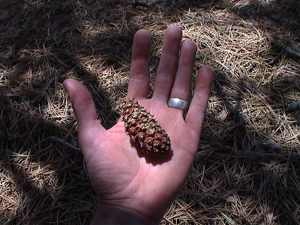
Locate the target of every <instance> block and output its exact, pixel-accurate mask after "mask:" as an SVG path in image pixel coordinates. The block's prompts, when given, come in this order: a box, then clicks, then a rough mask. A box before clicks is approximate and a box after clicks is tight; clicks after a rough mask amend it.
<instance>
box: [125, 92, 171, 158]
mask: <svg viewBox="0 0 300 225" xmlns="http://www.w3.org/2000/svg"><path fill="white" fill-rule="evenodd" d="M122 108H123V113H122V116H123V118H122V121H123V122H124V125H125V129H126V132H127V134H128V135H129V136H130V138H131V140H132V141H133V142H134V143H136V144H138V145H139V147H140V149H141V151H143V152H146V153H147V154H150V155H164V154H166V153H167V152H168V150H169V149H170V146H171V141H170V138H169V136H168V134H167V132H166V131H165V130H164V129H162V128H161V126H160V125H159V123H158V122H157V121H156V119H155V118H154V116H153V115H151V114H150V113H149V112H147V111H146V110H145V108H144V107H143V106H141V105H140V104H139V103H138V102H137V100H135V99H134V98H127V100H126V102H125V103H124V104H123V105H122Z"/></svg>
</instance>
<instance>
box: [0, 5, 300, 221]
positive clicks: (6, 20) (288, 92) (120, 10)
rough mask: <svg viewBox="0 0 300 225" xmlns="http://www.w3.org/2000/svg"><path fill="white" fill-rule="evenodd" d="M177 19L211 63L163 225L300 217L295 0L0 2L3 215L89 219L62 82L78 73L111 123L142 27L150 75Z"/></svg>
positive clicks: (299, 48) (90, 200)
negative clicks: (193, 152)
mask: <svg viewBox="0 0 300 225" xmlns="http://www.w3.org/2000/svg"><path fill="white" fill-rule="evenodd" d="M171 24H175V25H178V26H179V27H181V28H182V30H183V39H189V40H192V41H194V42H195V43H196V44H197V46H198V51H197V57H196V62H195V64H196V68H199V67H200V66H201V65H203V64H206V65H209V66H211V67H212V68H213V69H214V70H215V73H214V81H213V87H212V94H211V97H210V100H209V105H208V109H207V115H206V120H205V124H204V128H203V131H202V137H201V141H200V144H199V151H198V153H197V156H196V159H195V163H194V165H193V168H192V170H191V172H190V175H189V177H188V180H187V182H186V184H185V186H184V187H183V190H182V191H181V192H180V194H179V196H178V198H177V199H176V201H175V202H174V203H173V204H172V206H171V207H170V209H169V210H168V211H167V212H166V214H165V216H164V218H163V220H162V222H161V224H299V222H298V221H300V211H299V208H300V179H299V178H300V141H299V140H300V129H299V122H300V113H299V109H300V101H299V99H300V92H299V91H300V82H299V81H300V80H299V76H300V73H299V71H300V61H299V59H300V57H299V55H300V53H299V52H300V2H299V1H296V0H283V1H279V0H277V1H276V0H256V1H254V0H236V1H234V0H231V1H230V0H223V1H200V0H191V1H185V0H177V1H167V0H156V1H153V0H148V1H145V0H141V1H129V0H128V1H117V0H102V1H101V0H99V1H96V0H62V1H55V0H53V1H46V0H26V1H25V0H11V1H1V3H0V30H1V32H0V115H1V116H0V137H1V144H0V146H1V151H0V223H1V224H88V223H89V222H90V220H91V218H92V216H93V214H94V211H95V207H96V206H95V194H94V192H93V190H92V188H91V186H90V183H89V179H88V175H87V172H86V168H85V164H84V161H83V157H82V154H81V152H80V151H79V150H78V146H77V124H76V120H75V117H74V113H73V110H72V108H71V105H70V100H69V98H68V95H67V93H66V91H65V90H64V89H63V87H62V81H63V80H64V79H66V78H68V77H72V78H75V79H78V80H80V81H81V82H83V83H84V84H85V85H86V86H87V87H88V89H89V90H90V91H91V93H92V95H93V98H94V100H95V103H96V107H97V113H98V116H99V122H101V123H102V125H103V126H105V127H106V128H109V127H111V126H112V125H113V124H114V123H115V122H116V120H117V119H118V117H119V116H120V112H121V111H120V103H121V102H122V101H123V100H124V98H125V97H126V88H127V82H128V72H129V68H130V52H131V45H132V39H133V35H134V33H135V32H136V31H137V30H138V29H141V28H144V29H147V30H148V31H149V32H150V33H151V35H152V47H153V49H152V52H151V62H150V66H151V74H152V80H153V78H154V76H155V70H156V68H157V65H158V61H159V56H160V53H161V45H162V37H163V33H164V30H165V29H166V28H167V27H168V26H169V25H171Z"/></svg>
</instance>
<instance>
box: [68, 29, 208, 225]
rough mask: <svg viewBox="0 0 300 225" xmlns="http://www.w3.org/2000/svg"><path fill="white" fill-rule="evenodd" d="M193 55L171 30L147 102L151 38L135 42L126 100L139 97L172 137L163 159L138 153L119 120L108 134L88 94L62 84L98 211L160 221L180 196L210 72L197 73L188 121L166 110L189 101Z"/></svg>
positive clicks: (189, 44) (188, 44)
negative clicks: (173, 102) (121, 211)
mask: <svg viewBox="0 0 300 225" xmlns="http://www.w3.org/2000/svg"><path fill="white" fill-rule="evenodd" d="M195 52H196V45H195V44H194V43H193V42H191V41H185V42H183V44H182V45H181V30H180V29H179V28H178V27H176V26H170V27H169V28H168V29H167V30H166V33H165V37H164V44H163V50H162V56H161V60H160V64H159V67H158V70H157V76H156V82H155V87H154V92H153V97H152V98H151V99H147V96H148V87H149V55H150V35H149V33H148V32H147V31H145V30H140V31H138V32H137V33H136V35H135V37H134V43H133V50H132V64H131V69H130V76H129V86H128V96H129V97H134V98H136V99H137V100H138V101H139V103H140V104H141V105H142V106H144V107H145V108H146V110H147V111H148V112H150V113H151V114H153V115H154V116H155V118H156V119H157V121H158V122H159V123H160V124H161V126H162V127H163V128H164V129H165V130H166V132H167V133H168V135H169V137H170V139H171V151H170V154H169V155H168V157H166V158H162V159H159V158H153V157H149V156H147V155H144V154H143V153H141V152H139V150H138V149H136V148H135V147H134V146H133V145H132V144H131V142H130V138H129V136H128V135H127V134H126V132H125V129H124V124H123V122H122V121H121V119H120V120H119V121H118V123H117V124H116V125H115V126H113V127H112V128H111V129H109V130H105V129H104V128H103V127H102V126H101V125H100V124H99V122H98V121H97V115H96V111H95V106H94V103H93V100H92V97H91V95H90V94H89V92H88V90H87V89H86V88H85V87H84V86H83V85H82V84H81V83H79V82H78V81H76V80H73V79H67V80H66V81H65V82H64V86H65V87H66V89H67V90H68V92H69V95H70V98H71V101H72V105H73V108H74V111H75V115H76V118H77V121H78V127H79V137H78V138H79V146H80V149H81V151H82V152H83V154H84V158H85V161H86V164H87V168H88V172H89V176H90V181H91V183H92V186H93V188H94V190H95V192H96V193H97V196H98V201H99V207H102V208H104V209H100V211H105V207H109V206H113V207H117V208H119V209H120V208H124V209H126V210H127V211H131V212H134V213H136V214H140V215H142V216H144V217H145V218H148V219H150V220H151V221H153V222H158V221H159V220H160V219H161V217H162V216H163V214H164V212H165V210H166V209H167V207H169V205H170V204H171V202H172V201H173V200H174V198H175V197H176V194H177V193H178V191H179V190H180V188H181V186H182V185H183V183H184V181H185V179H186V176H187V174H188V172H189V169H190V167H191V165H192V162H193V159H194V156H195V153H196V151H197V149H198V142H199V137H200V131H201V127H202V123H203V118H204V114H205V110H206V104H207V100H208V97H209V92H210V85H211V78H212V71H211V69H210V68H209V67H202V68H201V69H200V70H199V72H198V77H197V85H196V90H195V93H194V96H193V100H192V102H191V104H190V108H189V111H188V112H187V114H186V117H185V118H184V117H183V111H182V110H180V109H176V108H170V107H168V105H167V101H168V99H169V98H170V97H177V98H180V99H184V100H188V98H189V95H190V85H191V76H192V72H193V66H194V57H195ZM179 53H180V54H179ZM179 55H180V56H179ZM178 57H179V62H178ZM177 62H178V68H177ZM176 68H177V69H176Z"/></svg>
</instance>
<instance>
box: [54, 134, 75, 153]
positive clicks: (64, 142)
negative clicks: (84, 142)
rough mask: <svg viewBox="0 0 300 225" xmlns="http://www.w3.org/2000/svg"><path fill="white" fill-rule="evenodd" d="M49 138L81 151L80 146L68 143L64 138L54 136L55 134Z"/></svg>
mask: <svg viewBox="0 0 300 225" xmlns="http://www.w3.org/2000/svg"><path fill="white" fill-rule="evenodd" d="M49 139H50V140H51V141H56V142H58V143H60V144H63V145H65V146H67V147H69V148H71V149H73V150H76V151H80V149H79V148H77V147H75V146H74V145H71V144H70V143H68V142H66V141H64V140H62V139H60V138H57V137H54V136H50V137H49Z"/></svg>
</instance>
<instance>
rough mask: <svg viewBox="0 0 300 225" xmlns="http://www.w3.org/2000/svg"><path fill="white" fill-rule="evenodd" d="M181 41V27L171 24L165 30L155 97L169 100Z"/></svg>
mask: <svg viewBox="0 0 300 225" xmlns="http://www.w3.org/2000/svg"><path fill="white" fill-rule="evenodd" d="M180 41H181V29H180V28H179V27H177V26H170V27H168V29H167V30H166V32H165V36H164V43H163V47H162V54H161V58H160V62H159V65H158V69H157V75H156V81H155V86H154V92H153V98H159V99H160V100H163V101H167V99H168V98H169V96H170V92H171V88H172V86H173V82H174V78H175V72H176V65H177V60H178V54H179V49H180Z"/></svg>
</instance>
